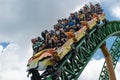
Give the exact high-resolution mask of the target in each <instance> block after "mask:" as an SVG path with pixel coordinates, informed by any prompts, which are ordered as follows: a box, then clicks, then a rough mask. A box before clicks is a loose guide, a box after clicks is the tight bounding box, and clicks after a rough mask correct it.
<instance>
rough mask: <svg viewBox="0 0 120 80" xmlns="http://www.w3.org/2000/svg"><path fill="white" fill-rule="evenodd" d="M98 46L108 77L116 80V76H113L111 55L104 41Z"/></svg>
mask: <svg viewBox="0 0 120 80" xmlns="http://www.w3.org/2000/svg"><path fill="white" fill-rule="evenodd" d="M100 48H101V51H102V52H103V55H104V57H105V61H106V64H107V70H108V75H109V79H110V80H116V76H115V72H114V68H113V63H112V58H111V55H110V53H109V51H108V49H107V47H106V43H103V44H102V46H101V47H100Z"/></svg>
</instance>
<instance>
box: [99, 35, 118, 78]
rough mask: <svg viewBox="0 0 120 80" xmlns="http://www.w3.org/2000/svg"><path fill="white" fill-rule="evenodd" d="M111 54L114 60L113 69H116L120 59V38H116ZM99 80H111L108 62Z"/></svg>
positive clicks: (104, 65)
mask: <svg viewBox="0 0 120 80" xmlns="http://www.w3.org/2000/svg"><path fill="white" fill-rule="evenodd" d="M109 52H110V53H111V56H112V60H113V67H114V69H115V67H116V65H117V62H118V60H119V57H120V37H117V38H116V40H115V41H114V43H113V45H112V47H111V49H110V51H109ZM99 80H109V77H108V72H107V66H106V62H104V64H103V68H102V71H101V73H100V77H99Z"/></svg>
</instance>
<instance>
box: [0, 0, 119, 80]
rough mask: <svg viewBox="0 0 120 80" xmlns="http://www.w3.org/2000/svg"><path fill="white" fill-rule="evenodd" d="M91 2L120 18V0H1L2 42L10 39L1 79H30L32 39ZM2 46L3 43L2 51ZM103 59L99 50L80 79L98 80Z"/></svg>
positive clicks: (1, 59) (1, 57) (109, 15)
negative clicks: (28, 66) (27, 64)
mask: <svg viewBox="0 0 120 80" xmlns="http://www.w3.org/2000/svg"><path fill="white" fill-rule="evenodd" d="M89 2H93V3H96V2H99V3H100V4H101V5H102V7H103V9H104V10H105V13H106V14H107V19H109V20H119V19H120V14H119V13H120V6H119V4H120V0H74V1H73V0H68V1H65V0H0V42H10V45H8V46H7V48H6V49H5V50H4V53H0V80H29V78H27V77H26V75H27V73H26V63H27V60H28V59H29V58H30V57H31V55H32V48H31V42H30V40H31V38H34V37H37V36H39V35H40V33H41V31H43V30H45V29H48V30H50V29H52V27H53V25H54V24H55V23H56V22H57V19H59V18H67V17H68V16H69V14H70V13H71V12H74V11H78V10H79V9H80V8H82V7H83V5H84V4H89ZM110 40H111V41H112V42H113V40H114V38H110V39H109V40H107V43H108V44H109V45H108V47H110V45H111V41H110ZM2 48H3V47H2V46H0V52H1V51H2ZM103 62H104V59H103V57H102V55H101V51H100V50H98V51H97V53H96V54H95V57H94V58H93V59H92V60H91V61H90V62H89V64H88V65H87V67H86V68H85V70H84V72H83V73H82V75H81V77H80V78H79V79H80V80H97V79H98V77H99V74H100V71H101V68H102V65H103ZM98 63H99V64H98ZM119 66H120V62H119V63H118V65H117V67H116V70H115V71H116V75H117V80H120V76H118V75H119V74H120V68H118V67H119Z"/></svg>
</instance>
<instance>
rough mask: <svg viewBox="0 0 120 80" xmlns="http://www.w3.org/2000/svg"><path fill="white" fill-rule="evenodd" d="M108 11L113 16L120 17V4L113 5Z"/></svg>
mask: <svg viewBox="0 0 120 80" xmlns="http://www.w3.org/2000/svg"><path fill="white" fill-rule="evenodd" d="M110 11H111V15H112V16H113V17H115V18H118V19H120V6H114V7H112V8H111V9H110Z"/></svg>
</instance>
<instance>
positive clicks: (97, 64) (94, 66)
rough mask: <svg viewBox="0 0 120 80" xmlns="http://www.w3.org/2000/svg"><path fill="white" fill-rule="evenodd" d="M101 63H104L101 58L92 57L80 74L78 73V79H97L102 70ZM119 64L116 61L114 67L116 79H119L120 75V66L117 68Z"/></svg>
mask: <svg viewBox="0 0 120 80" xmlns="http://www.w3.org/2000/svg"><path fill="white" fill-rule="evenodd" d="M103 63H104V59H103V58H102V59H101V60H95V59H92V60H91V61H90V62H89V63H88V65H87V66H86V67H85V69H84V71H83V72H82V74H81V75H80V77H79V80H98V79H99V75H100V72H101V70H102V66H103ZM119 66H120V62H118V64H117V66H116V69H115V73H116V77H117V80H120V76H119V74H120V68H119Z"/></svg>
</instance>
